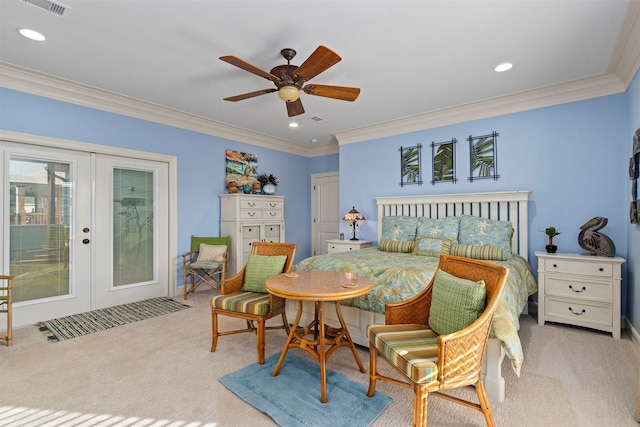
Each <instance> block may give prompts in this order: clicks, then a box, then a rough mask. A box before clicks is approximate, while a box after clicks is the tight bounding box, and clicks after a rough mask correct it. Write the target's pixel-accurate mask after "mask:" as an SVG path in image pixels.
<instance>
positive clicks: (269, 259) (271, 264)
mask: <svg viewBox="0 0 640 427" xmlns="http://www.w3.org/2000/svg"><path fill="white" fill-rule="evenodd" d="M286 262H287V256H286V255H276V256H266V255H255V254H249V260H247V269H246V270H245V272H244V286H243V287H242V290H243V291H247V292H261V293H267V289H266V288H265V287H264V282H265V281H266V280H267V279H268V278H269V277H271V276H275V275H277V274H280V273H282V269H283V268H284V264H285V263H286Z"/></svg>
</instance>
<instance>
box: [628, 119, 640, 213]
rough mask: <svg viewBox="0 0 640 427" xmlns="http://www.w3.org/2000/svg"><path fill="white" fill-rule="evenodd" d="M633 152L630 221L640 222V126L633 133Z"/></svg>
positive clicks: (630, 176)
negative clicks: (639, 188)
mask: <svg viewBox="0 0 640 427" xmlns="http://www.w3.org/2000/svg"><path fill="white" fill-rule="evenodd" d="M632 144H633V145H632V146H631V149H632V154H631V158H630V159H629V179H630V180H631V208H630V209H629V221H630V222H631V224H640V200H638V179H639V178H640V128H638V129H637V130H636V131H635V133H634V134H633V142H632Z"/></svg>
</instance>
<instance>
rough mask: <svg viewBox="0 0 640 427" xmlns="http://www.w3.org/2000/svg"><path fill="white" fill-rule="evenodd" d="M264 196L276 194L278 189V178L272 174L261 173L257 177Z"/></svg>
mask: <svg viewBox="0 0 640 427" xmlns="http://www.w3.org/2000/svg"><path fill="white" fill-rule="evenodd" d="M256 179H257V180H258V182H259V183H260V186H261V187H262V191H263V192H264V194H275V192H276V187H277V186H278V177H277V176H275V175H273V174H272V173H269V174H267V173H264V172H263V173H261V174H260V175H258V176H257V177H256Z"/></svg>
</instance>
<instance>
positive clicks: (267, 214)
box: [262, 210, 283, 219]
mask: <svg viewBox="0 0 640 427" xmlns="http://www.w3.org/2000/svg"><path fill="white" fill-rule="evenodd" d="M282 214H283V212H282V211H274V210H268V211H263V212H262V218H263V219H282Z"/></svg>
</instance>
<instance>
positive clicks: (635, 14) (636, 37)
mask: <svg viewBox="0 0 640 427" xmlns="http://www.w3.org/2000/svg"><path fill="white" fill-rule="evenodd" d="M639 68H640V0H632V1H631V2H629V8H628V9H627V13H626V14H625V19H624V22H623V23H622V28H621V29H620V35H619V37H618V41H617V43H616V46H615V48H614V51H613V54H612V55H611V61H610V63H609V69H608V72H609V73H614V74H616V75H617V76H618V77H619V78H620V80H621V81H622V82H623V83H624V85H625V88H626V87H629V85H630V84H631V80H633V78H634V77H635V74H636V72H637V70H638V69H639Z"/></svg>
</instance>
